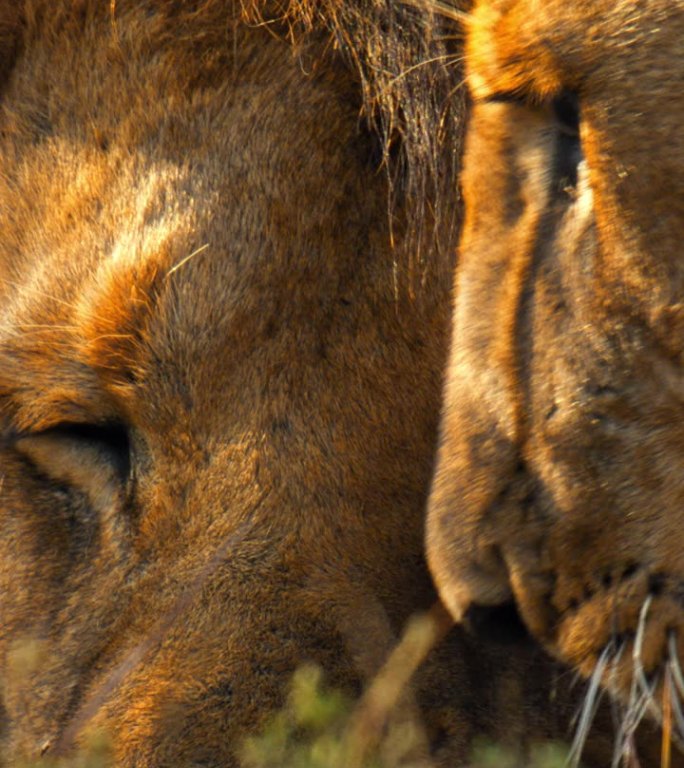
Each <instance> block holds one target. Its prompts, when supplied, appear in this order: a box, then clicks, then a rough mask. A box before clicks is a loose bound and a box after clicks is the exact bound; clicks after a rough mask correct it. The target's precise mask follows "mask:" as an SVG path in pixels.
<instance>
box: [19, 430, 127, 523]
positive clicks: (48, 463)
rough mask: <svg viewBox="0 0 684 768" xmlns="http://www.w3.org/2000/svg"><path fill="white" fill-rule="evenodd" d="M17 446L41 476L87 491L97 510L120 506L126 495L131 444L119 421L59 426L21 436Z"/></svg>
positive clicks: (21, 454) (20, 453)
mask: <svg viewBox="0 0 684 768" xmlns="http://www.w3.org/2000/svg"><path fill="white" fill-rule="evenodd" d="M13 445H14V449H15V450H16V451H17V452H18V453H19V455H20V456H23V457H24V459H26V460H28V461H29V462H30V463H31V464H32V465H33V467H34V468H35V469H36V470H37V471H38V472H39V473H40V474H41V475H43V476H45V477H47V478H50V479H51V480H53V481H56V482H58V483H60V484H61V485H63V486H66V487H71V488H74V489H77V490H79V491H81V492H84V493H85V494H87V496H88V497H89V498H90V501H91V503H92V505H93V506H94V507H96V508H99V509H103V508H107V507H110V506H111V505H112V504H119V503H121V502H122V500H123V499H124V498H125V496H126V488H127V483H128V480H129V478H130V475H131V465H132V462H131V445H130V438H129V434H128V430H127V429H126V427H125V426H124V425H123V424H121V423H119V422H107V423H102V424H93V423H71V422H67V423H63V424H57V425H55V426H53V427H50V428H49V429H46V430H43V431H41V432H34V433H29V434H23V435H22V434H20V435H18V436H17V437H16V439H15V440H14V441H13Z"/></svg>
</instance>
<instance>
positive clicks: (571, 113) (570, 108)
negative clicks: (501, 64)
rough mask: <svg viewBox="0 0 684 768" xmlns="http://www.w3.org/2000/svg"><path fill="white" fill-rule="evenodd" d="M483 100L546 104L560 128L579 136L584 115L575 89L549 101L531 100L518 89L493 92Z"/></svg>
mask: <svg viewBox="0 0 684 768" xmlns="http://www.w3.org/2000/svg"><path fill="white" fill-rule="evenodd" d="M482 101H483V102H484V103H485V104H511V105H512V106H518V107H527V108H535V107H536V108H543V107H544V106H545V105H546V106H548V107H549V108H550V110H551V112H552V114H553V116H554V117H555V119H556V123H557V125H558V128H559V130H561V131H562V132H563V133H565V134H567V135H569V136H573V137H577V136H579V128H580V123H581V119H582V116H581V108H580V100H579V95H578V94H577V93H576V92H575V91H570V90H564V91H561V92H560V93H559V94H558V95H557V96H555V97H554V98H553V99H551V100H550V101H548V102H537V101H531V100H530V99H528V98H526V97H525V96H524V95H523V94H522V93H519V92H516V91H512V92H505V91H502V92H496V93H492V94H490V95H489V96H487V97H486V98H485V99H483V100H482Z"/></svg>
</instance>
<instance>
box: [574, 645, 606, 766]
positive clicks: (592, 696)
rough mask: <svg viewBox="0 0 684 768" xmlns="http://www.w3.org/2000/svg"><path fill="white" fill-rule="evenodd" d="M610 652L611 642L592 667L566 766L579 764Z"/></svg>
mask: <svg viewBox="0 0 684 768" xmlns="http://www.w3.org/2000/svg"><path fill="white" fill-rule="evenodd" d="M612 652H613V646H612V643H609V644H608V645H607V646H606V647H605V648H604V649H603V652H602V653H601V655H600V656H599V658H598V661H597V662H596V666H595V667H594V671H593V672H592V675H591V678H590V680H589V687H588V689H587V695H586V696H585V699H584V704H583V705H582V710H581V714H580V718H579V723H578V725H577V732H576V733H575V738H574V739H573V742H572V746H571V747H570V751H569V752H568V756H567V758H566V760H565V765H566V766H572V767H573V768H576V767H577V766H578V765H579V761H580V758H581V757H582V752H583V750H584V745H585V744H586V741H587V737H588V735H589V729H590V728H591V724H592V722H593V720H594V716H595V715H596V710H597V708H598V705H599V702H600V700H601V696H600V690H601V688H600V686H601V680H602V679H603V673H604V671H605V669H606V667H607V666H608V662H609V660H610V656H611V654H612Z"/></svg>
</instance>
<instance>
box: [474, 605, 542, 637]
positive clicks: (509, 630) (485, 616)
mask: <svg viewBox="0 0 684 768" xmlns="http://www.w3.org/2000/svg"><path fill="white" fill-rule="evenodd" d="M464 622H465V625H466V627H468V629H469V630H470V631H471V632H472V633H473V634H475V635H477V636H478V637H481V638H482V639H484V640H488V641H490V642H494V643H499V644H501V645H520V644H527V643H529V642H531V637H530V634H529V632H528V631H527V628H526V627H525V625H524V624H523V621H522V619H521V618H520V614H519V613H518V609H517V607H516V605H515V603H514V602H513V601H509V602H506V603H502V604H501V605H478V604H476V603H473V604H472V605H471V606H470V608H468V610H467V612H466V614H465V616H464Z"/></svg>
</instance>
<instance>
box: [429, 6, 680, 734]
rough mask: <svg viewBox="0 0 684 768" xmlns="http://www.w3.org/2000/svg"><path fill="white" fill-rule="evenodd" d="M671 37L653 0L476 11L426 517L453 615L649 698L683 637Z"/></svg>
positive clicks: (676, 88)
mask: <svg viewBox="0 0 684 768" xmlns="http://www.w3.org/2000/svg"><path fill="white" fill-rule="evenodd" d="M531 6H532V7H531ZM683 40H684V12H683V11H682V8H681V5H679V4H678V3H672V2H667V1H665V0H663V1H662V2H660V1H654V2H648V3H631V2H626V1H625V2H623V1H622V0H605V2H604V1H599V0H590V1H587V2H576V3H573V2H570V3H568V2H560V1H559V0H549V1H548V2H539V3H533V4H530V3H528V2H516V1H514V0H498V1H497V0H483V1H482V2H480V3H478V4H477V7H476V9H475V11H474V14H473V16H472V18H471V21H470V24H469V35H468V42H467V46H466V59H467V66H468V79H469V82H470V85H471V89H472V92H473V94H474V97H475V107H474V110H473V115H472V123H471V127H470V138H469V141H468V150H467V153H466V161H465V163H466V167H465V172H464V195H465V199H466V210H467V217H466V224H465V231H464V237H463V242H462V246H461V251H460V262H459V268H458V270H457V276H456V307H457V309H456V313H455V320H454V332H453V333H454V339H453V343H452V350H451V362H450V366H449V373H448V383H447V388H446V405H445V411H444V420H443V425H442V445H441V448H440V457H439V464H438V468H437V473H436V479H435V484H434V488H433V493H432V499H431V503H430V514H429V523H428V549H429V558H430V563H431V567H432V571H433V573H434V575H435V577H436V581H437V584H438V586H439V588H440V591H441V594H442V596H443V598H444V600H445V601H446V602H447V604H448V605H449V606H450V607H451V609H452V612H453V614H454V615H455V616H457V617H458V616H462V615H463V614H464V613H465V612H467V611H468V610H469V607H470V606H472V605H473V604H486V605H497V604H500V603H501V602H505V601H507V600H509V599H511V598H514V599H515V602H516V603H517V605H518V607H519V609H520V611H521V613H522V615H523V617H524V619H525V621H526V623H527V625H528V627H529V628H530V629H531V630H532V632H533V634H534V635H535V636H536V637H537V638H539V639H540V640H541V641H542V642H543V643H544V644H545V645H546V646H547V647H548V648H550V649H551V650H552V651H553V652H554V653H555V654H557V655H558V656H559V657H560V658H562V659H563V660H565V661H568V662H571V663H572V664H573V665H575V666H576V667H577V668H579V669H580V670H582V671H583V672H584V673H585V674H587V675H588V674H591V673H592V671H593V670H594V669H595V668H596V665H597V663H598V661H599V658H600V657H601V655H602V654H603V653H604V651H606V649H608V651H607V652H608V654H609V658H610V664H609V667H608V669H607V670H606V671H605V674H604V675H603V682H604V684H606V685H609V686H611V687H612V688H613V690H614V691H616V692H617V691H619V692H621V693H622V695H623V696H626V695H627V692H628V691H629V689H630V685H631V684H632V681H635V680H636V682H637V684H638V685H639V686H640V687H643V683H644V681H645V680H648V681H649V682H648V685H652V684H654V683H656V684H657V685H656V689H655V696H656V699H657V701H658V702H660V696H661V694H662V684H663V680H665V679H666V678H667V677H668V676H669V675H670V673H671V671H672V668H673V666H672V665H676V664H678V663H679V661H678V657H679V656H681V654H682V651H681V649H682V643H683V642H684V604H683V603H682V584H683V583H684V559H683V558H682V549H683V547H684V538H683V534H682V531H683V530H684V471H683V468H684V418H683V417H684V368H683V364H684V312H683V311H682V306H683V305H682V296H684V262H683V261H682V258H681V247H682V246H681V244H682V240H683V239H684V203H683V201H684V170H683V169H682V162H681V158H682V157H684V139H683V138H682V135H683V134H682V131H681V118H682V115H681V111H680V110H679V104H680V100H676V102H675V103H673V101H672V94H674V93H681V92H682V88H683V87H684V75H683V72H684V70H683V67H682V64H683V63H684V44H683V42H682V41H683ZM570 94H574V95H575V96H576V97H577V99H578V102H579V106H580V118H581V119H580V130H579V133H580V136H579V139H578V140H576V139H573V138H572V137H571V136H570V134H572V126H569V125H565V126H564V125H563V124H562V119H560V120H559V117H558V111H557V110H554V100H557V99H558V98H559V97H563V98H566V106H567V97H568V95H570ZM556 106H557V107H558V106H559V105H558V102H556ZM561 109H562V105H561ZM580 144H581V149H580ZM580 151H581V153H582V156H581V157H580V156H579V155H578V156H577V158H576V159H577V160H581V162H580V164H579V165H578V166H577V165H576V161H575V158H573V156H572V153H579V152H580ZM573 168H575V170H576V173H577V176H578V177H577V179H576V180H573V178H572V177H573ZM649 596H650V599H649ZM669 636H672V637H673V640H672V642H673V643H674V645H673V646H672V645H668V637H669ZM673 648H674V652H673ZM635 649H636V650H635ZM639 650H640V653H639ZM682 693H684V691H682ZM659 706H660V704H659V703H658V704H657V705H656V706H655V707H654V708H655V709H658V708H659ZM682 735H684V734H682Z"/></svg>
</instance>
